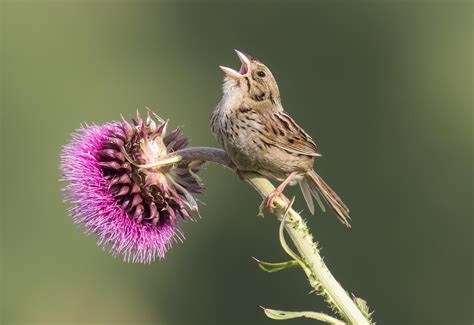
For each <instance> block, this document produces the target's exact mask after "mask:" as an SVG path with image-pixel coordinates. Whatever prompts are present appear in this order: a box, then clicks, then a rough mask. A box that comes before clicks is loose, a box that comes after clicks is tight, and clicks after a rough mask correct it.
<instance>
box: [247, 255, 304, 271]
mask: <svg viewBox="0 0 474 325" xmlns="http://www.w3.org/2000/svg"><path fill="white" fill-rule="evenodd" d="M254 259H255V260H256V261H257V263H258V266H259V267H260V268H261V269H262V270H264V271H265V272H270V273H272V272H278V271H281V270H284V269H287V268H289V267H294V266H300V264H299V263H298V262H296V261H287V262H281V263H269V262H264V261H260V260H258V259H256V258H254Z"/></svg>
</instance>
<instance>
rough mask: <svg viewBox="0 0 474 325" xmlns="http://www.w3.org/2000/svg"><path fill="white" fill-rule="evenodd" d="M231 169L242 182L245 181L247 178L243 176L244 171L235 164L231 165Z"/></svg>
mask: <svg viewBox="0 0 474 325" xmlns="http://www.w3.org/2000/svg"><path fill="white" fill-rule="evenodd" d="M230 168H232V169H233V170H234V172H235V173H236V174H237V176H239V178H240V180H241V181H245V177H244V175H243V174H242V171H241V170H240V169H239V168H238V167H237V166H236V165H235V164H234V163H232V164H231V165H230Z"/></svg>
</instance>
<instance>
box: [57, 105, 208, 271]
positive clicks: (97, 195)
mask: <svg viewBox="0 0 474 325" xmlns="http://www.w3.org/2000/svg"><path fill="white" fill-rule="evenodd" d="M154 117H155V118H156V121H155V120H154V119H152V118H151V117H150V114H148V118H147V119H146V121H143V120H142V119H141V118H140V116H139V115H138V114H137V117H136V118H135V119H133V123H128V122H127V121H126V120H125V119H123V118H122V121H121V122H113V123H108V124H104V125H100V126H96V125H92V126H89V125H85V126H83V127H82V128H80V129H79V130H77V132H76V133H74V134H73V136H72V140H71V141H70V142H69V143H68V144H66V145H65V146H64V148H63V151H62V154H61V165H60V169H61V171H62V173H63V180H66V181H68V185H66V186H65V187H64V191H65V192H66V194H65V199H66V201H69V202H71V203H72V204H73V206H72V208H71V209H70V214H71V216H72V217H73V219H74V221H75V222H76V223H80V224H83V225H84V226H85V229H86V234H95V235H96V236H97V242H98V244H99V245H101V246H103V248H104V249H106V248H108V249H109V250H110V252H111V253H112V254H113V255H114V256H117V255H122V257H123V259H124V261H127V262H139V263H151V262H152V261H154V260H155V259H156V258H160V259H161V258H163V257H164V255H165V253H166V251H167V250H168V248H169V247H170V246H171V244H172V242H173V241H176V240H180V241H182V240H183V239H184V236H183V234H182V232H181V230H180V228H179V219H180V218H183V219H190V220H192V217H191V212H192V211H196V212H197V213H198V206H197V203H196V201H195V199H194V198H193V196H192V194H191V193H200V192H201V190H202V188H201V185H200V183H199V181H198V179H197V176H196V173H197V172H198V171H199V169H200V167H201V163H200V162H192V163H189V162H187V163H184V162H182V161H180V157H179V156H172V155H170V153H172V152H175V151H177V150H179V149H182V148H184V147H186V146H187V145H188V143H189V140H188V139H187V138H184V137H183V136H182V135H181V130H180V129H179V128H177V129H175V130H173V131H171V132H170V133H168V134H166V127H167V124H168V122H167V121H166V122H165V121H163V120H161V119H160V118H159V117H158V116H156V115H155V116H154Z"/></svg>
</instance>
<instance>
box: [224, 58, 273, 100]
mask: <svg viewBox="0 0 474 325" xmlns="http://www.w3.org/2000/svg"><path fill="white" fill-rule="evenodd" d="M235 52H236V53H237V55H238V56H239V59H240V61H241V62H242V65H241V67H240V70H239V71H236V70H234V69H231V68H228V67H223V66H220V68H221V69H222V71H224V73H225V74H226V76H225V78H224V92H226V91H240V92H243V94H244V97H245V98H248V99H249V100H250V101H253V102H256V103H260V104H263V103H266V102H268V103H270V104H272V105H275V104H280V91H279V90H278V85H277V83H276V80H275V78H274V77H273V74H272V72H271V71H270V69H269V68H268V67H267V66H266V65H265V64H263V63H262V62H260V61H259V60H257V59H255V58H253V57H252V56H250V55H248V54H245V53H243V52H240V51H238V50H235Z"/></svg>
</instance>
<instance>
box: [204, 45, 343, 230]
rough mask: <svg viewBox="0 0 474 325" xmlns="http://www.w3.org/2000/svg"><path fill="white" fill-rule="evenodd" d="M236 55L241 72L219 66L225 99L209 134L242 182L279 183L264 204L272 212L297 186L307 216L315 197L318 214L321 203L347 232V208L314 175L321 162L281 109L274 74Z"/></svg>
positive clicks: (309, 140)
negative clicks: (247, 176)
mask: <svg viewBox="0 0 474 325" xmlns="http://www.w3.org/2000/svg"><path fill="white" fill-rule="evenodd" d="M235 52H236V53H237V55H238V57H239V59H240V61H241V67H240V70H239V71H236V70H234V69H231V68H228V67H224V66H220V68H221V69H222V70H223V71H224V73H225V77H224V82H223V86H222V90H223V96H222V99H221V100H220V102H219V103H218V104H217V106H216V107H215V108H214V110H213V111H212V114H211V119H210V126H211V130H212V133H213V134H214V136H215V137H216V138H217V140H218V141H219V143H220V144H221V145H222V146H223V147H224V150H225V152H226V153H227V155H228V156H229V158H230V160H231V161H232V164H233V166H234V168H235V171H236V172H237V174H238V175H239V176H240V177H241V178H242V172H256V173H258V174H260V175H262V176H264V177H266V178H268V179H271V180H274V181H279V182H281V183H280V185H278V186H277V187H276V189H275V190H274V191H273V192H272V193H270V194H269V195H268V196H267V197H266V198H265V200H264V205H265V206H266V207H267V208H268V209H270V211H273V205H274V200H275V198H276V197H278V196H279V195H281V194H282V193H283V190H284V189H285V187H286V186H287V185H296V184H299V186H300V188H301V191H302V193H303V197H304V199H305V201H306V204H307V206H308V209H309V211H310V212H311V214H313V215H314V203H313V197H314V199H315V200H316V201H317V203H318V205H319V206H320V208H321V210H322V211H325V205H324V204H323V200H324V201H325V202H326V203H327V204H328V205H329V206H330V207H331V208H332V209H333V210H334V212H335V214H336V216H337V217H338V218H339V220H340V221H341V222H342V223H343V224H344V225H346V226H347V227H350V223H349V220H350V216H349V209H348V207H347V206H346V205H345V204H344V202H343V201H342V200H341V198H340V197H339V196H338V195H337V194H336V192H334V190H333V189H332V188H331V187H329V185H328V184H327V183H326V182H325V181H324V180H323V179H322V178H321V176H319V175H318V174H317V173H316V172H315V170H314V169H313V165H314V160H315V158H317V157H320V156H321V154H320V152H319V149H318V147H317V146H316V143H315V142H314V140H313V139H312V138H311V137H310V136H309V135H308V134H307V133H306V132H305V131H304V130H303V129H302V128H301V127H300V126H299V125H298V124H296V122H295V121H294V120H293V119H292V118H291V117H290V115H289V114H288V113H287V112H286V111H285V110H284V109H283V106H282V103H281V97H280V91H279V89H278V84H277V82H276V80H275V78H274V76H273V74H272V72H271V71H270V69H269V68H268V67H267V66H266V65H265V64H263V63H262V62H261V61H259V60H258V59H256V58H254V57H252V56H251V55H249V54H246V53H244V52H241V51H238V50H235ZM321 197H322V199H323V200H322V199H321Z"/></svg>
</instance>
